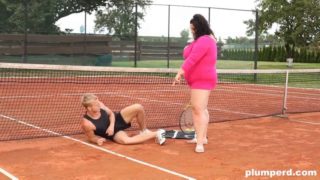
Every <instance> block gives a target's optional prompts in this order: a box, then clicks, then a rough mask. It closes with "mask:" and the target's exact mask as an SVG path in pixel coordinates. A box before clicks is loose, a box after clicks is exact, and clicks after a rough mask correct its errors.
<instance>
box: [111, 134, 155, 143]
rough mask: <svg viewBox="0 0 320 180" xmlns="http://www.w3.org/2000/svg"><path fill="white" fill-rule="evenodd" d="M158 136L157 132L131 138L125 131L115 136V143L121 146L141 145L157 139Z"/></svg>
mask: <svg viewBox="0 0 320 180" xmlns="http://www.w3.org/2000/svg"><path fill="white" fill-rule="evenodd" d="M156 135H157V132H152V131H150V132H148V133H143V134H138V135H135V136H132V137H129V136H128V135H127V133H126V132H124V131H119V132H117V134H116V135H115V136H114V141H115V142H117V143H119V144H126V145H129V144H139V143H143V142H145V141H148V140H150V139H153V138H155V137H156Z"/></svg>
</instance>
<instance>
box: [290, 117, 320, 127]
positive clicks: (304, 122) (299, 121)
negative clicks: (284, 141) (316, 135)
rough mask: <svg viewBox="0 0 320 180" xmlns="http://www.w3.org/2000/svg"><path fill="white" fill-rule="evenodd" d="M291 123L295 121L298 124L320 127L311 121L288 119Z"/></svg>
mask: <svg viewBox="0 0 320 180" xmlns="http://www.w3.org/2000/svg"><path fill="white" fill-rule="evenodd" d="M288 119H289V121H293V122H298V123H303V124H311V125H316V126H320V123H314V122H310V121H303V120H304V119H302V120H292V119H290V118H288Z"/></svg>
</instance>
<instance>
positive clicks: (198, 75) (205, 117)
mask: <svg viewBox="0 0 320 180" xmlns="http://www.w3.org/2000/svg"><path fill="white" fill-rule="evenodd" d="M190 29H191V32H192V35H193V38H194V41H193V42H192V43H191V44H189V45H188V46H186V47H185V48H184V51H183V57H184V59H185V61H184V63H183V64H182V66H181V68H180V69H179V71H178V73H177V75H176V77H175V79H174V82H173V84H175V83H177V82H180V80H181V77H182V76H184V78H185V80H186V81H187V83H188V85H189V87H190V88H191V99H190V102H191V105H192V116H193V121H194V122H193V123H194V128H195V130H196V135H197V136H196V139H193V140H191V141H190V143H196V144H197V145H196V148H195V152H198V153H201V152H204V147H203V144H207V143H208V139H207V129H208V123H209V113H208V109H207V106H208V100H209V96H210V92H211V90H212V89H214V88H215V86H216V84H217V81H218V76H217V72H216V62H217V43H216V39H215V37H214V34H213V32H212V30H211V29H210V27H209V24H208V21H207V20H206V19H205V18H204V17H203V16H202V15H200V14H195V15H194V16H193V18H192V19H191V20H190Z"/></svg>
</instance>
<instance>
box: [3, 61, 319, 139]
mask: <svg viewBox="0 0 320 180" xmlns="http://www.w3.org/2000/svg"><path fill="white" fill-rule="evenodd" d="M176 71H177V70H176V69H147V68H107V67H84V66H59V65H37V64H32V65H31V64H10V63H0V87H1V88H0V99H1V100H0V140H13V139H24V138H36V137H48V136H60V135H72V134H79V133H82V131H81V128H80V120H81V119H82V116H83V114H84V113H85V109H84V108H83V107H82V106H81V103H80V97H81V96H82V95H83V94H84V93H94V94H96V95H97V96H98V97H99V99H100V100H101V101H102V102H104V103H105V104H106V105H107V106H108V107H109V108H110V109H112V110H113V111H119V110H121V109H122V108H124V107H126V106H128V105H131V104H133V103H140V104H142V105H143V106H144V108H145V111H146V116H147V117H146V120H147V127H148V128H160V127H162V128H163V127H178V125H179V122H178V121H179V117H180V113H181V112H182V111H183V109H184V107H185V105H186V104H187V103H188V102H189V97H190V90H189V88H188V86H187V85H186V83H185V82H182V83H181V84H179V85H176V86H172V81H173V78H174V76H175V74H176ZM218 73H219V84H218V86H217V88H216V89H215V90H213V91H212V93H211V95H210V99H209V104H208V111H209V114H210V122H221V121H231V120H239V119H247V118H254V117H262V116H271V115H277V114H281V113H283V110H284V108H286V112H288V113H294V112H312V111H320V70H305V71H302V70H296V71H294V70H290V73H288V75H289V76H287V71H285V70H277V71H276V70H238V71H237V70H232V71H229V70H220V71H218ZM287 77H288V86H289V87H288V88H286V86H285V85H286V78H287ZM286 90H287V95H285V94H286V93H285V92H286ZM285 98H286V99H285ZM284 99H285V100H284ZM137 127H138V125H137V124H133V127H132V128H131V129H137Z"/></svg>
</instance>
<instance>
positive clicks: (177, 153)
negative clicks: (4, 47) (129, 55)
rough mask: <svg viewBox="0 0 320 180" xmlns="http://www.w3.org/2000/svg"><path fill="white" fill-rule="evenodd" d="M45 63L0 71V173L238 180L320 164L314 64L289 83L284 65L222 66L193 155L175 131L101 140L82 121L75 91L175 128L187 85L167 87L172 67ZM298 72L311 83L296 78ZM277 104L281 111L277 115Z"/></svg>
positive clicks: (191, 147) (316, 169) (151, 124)
mask: <svg viewBox="0 0 320 180" xmlns="http://www.w3.org/2000/svg"><path fill="white" fill-rule="evenodd" d="M43 67H51V66H41V67H37V66H32V69H33V70H30V69H28V68H26V67H25V68H24V69H23V70H21V69H20V70H16V68H14V67H11V68H3V67H2V69H1V72H0V74H1V75H0V77H1V78H0V80H1V81H0V86H1V89H0V98H1V103H0V111H1V113H0V135H1V136H0V138H1V140H2V141H0V168H1V169H0V170H1V173H0V179H10V178H14V177H17V178H19V179H244V178H245V175H246V172H247V171H249V170H257V171H259V170H269V171H272V170H273V171H274V170H282V171H284V170H290V169H292V170H293V171H310V172H317V173H318V174H319V172H320V171H319V170H320V162H319V159H320V156H319V155H318V154H319V153H317V151H318V149H320V139H319V138H318V137H319V135H320V90H319V89H318V88H317V87H313V86H314V82H315V84H318V82H319V72H311V73H310V72H309V73H306V74H307V75H305V74H303V75H301V74H298V73H297V72H291V73H292V74H291V76H290V77H291V79H289V81H288V82H289V86H284V85H283V84H285V82H286V76H285V71H284V72H277V73H276V74H277V75H275V74H274V73H275V72H271V71H270V72H267V71H265V72H263V71H262V72H259V73H258V72H255V73H248V72H244V71H243V72H240V74H235V73H234V72H232V73H227V72H220V84H219V86H218V87H217V89H215V90H214V91H213V92H212V94H211V97H210V103H209V111H210V120H211V123H210V126H209V130H208V138H209V144H208V145H206V146H205V149H206V152H205V153H203V154H196V153H194V151H193V150H194V145H193V144H187V143H186V142H185V140H177V139H167V142H166V144H165V145H163V146H159V145H157V144H155V143H154V142H153V141H150V142H147V143H144V144H140V145H131V146H124V145H118V144H115V143H112V142H107V143H105V144H104V145H103V146H101V147H98V146H95V145H93V144H90V143H88V141H87V140H86V138H85V137H84V135H83V134H82V132H81V130H80V127H79V120H80V119H81V117H82V114H83V113H84V111H83V109H82V107H81V105H80V102H79V98H80V96H81V95H82V94H83V93H86V92H92V93H95V94H97V95H98V96H99V97H100V99H101V100H102V101H103V102H105V104H106V105H107V106H109V107H110V108H111V109H113V110H119V109H121V108H122V107H124V106H126V105H128V104H131V103H141V104H142V105H143V106H144V107H145V109H146V113H147V122H148V127H149V128H150V129H156V128H160V127H162V128H166V129H178V123H179V122H178V121H179V115H180V112H181V110H182V109H183V106H184V105H185V104H186V102H187V101H188V88H187V86H186V85H184V84H182V85H179V86H174V87H172V86H171V82H172V74H174V71H172V72H171V71H169V70H168V72H161V73H160V72H158V73H153V72H146V71H149V70H145V69H144V70H141V69H140V70H141V72H136V71H137V70H134V71H135V72H122V70H123V69H113V73H110V72H108V73H107V74H105V72H104V70H106V69H104V68H93V69H91V70H90V71H88V72H83V70H81V72H80V70H79V71H77V72H75V71H72V73H70V72H65V71H62V70H50V71H48V70H46V69H43ZM30 68H31V67H30ZM142 71H143V72H142ZM257 73H258V74H257ZM295 73H297V75H295ZM255 74H256V75H257V76H255ZM302 76H306V77H308V78H309V79H310V81H306V80H303V79H295V77H299V78H301V77H302ZM298 80H299V81H298ZM300 81H302V82H300ZM299 83H300V84H303V86H304V87H301V86H297V84H299ZM287 85H288V84H287ZM309 85H310V87H308V86H309ZM284 97H285V98H284ZM284 112H285V113H286V114H285V115H286V116H287V117H279V116H278V115H281V114H282V113H284ZM136 127H137V126H136V125H134V126H133V128H132V129H131V131H130V133H135V130H136ZM318 174H317V176H312V175H310V174H309V176H304V177H301V176H300V177H298V176H296V178H297V179H301V178H303V179H318V178H319V175H318ZM252 178H254V179H264V178H267V177H266V176H261V177H259V176H256V177H252ZM277 178H279V179H286V178H288V176H282V177H280V176H279V177H277Z"/></svg>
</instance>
